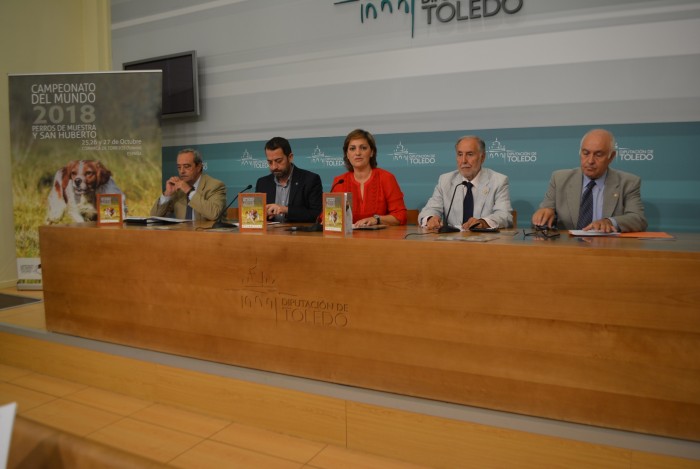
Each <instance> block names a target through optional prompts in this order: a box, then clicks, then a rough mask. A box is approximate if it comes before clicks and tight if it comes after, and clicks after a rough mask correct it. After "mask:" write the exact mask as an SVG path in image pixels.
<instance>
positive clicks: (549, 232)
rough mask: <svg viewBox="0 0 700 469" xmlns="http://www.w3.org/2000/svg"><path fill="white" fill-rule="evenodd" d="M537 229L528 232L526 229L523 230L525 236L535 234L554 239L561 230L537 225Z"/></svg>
mask: <svg viewBox="0 0 700 469" xmlns="http://www.w3.org/2000/svg"><path fill="white" fill-rule="evenodd" d="M534 228H535V231H531V232H529V233H526V232H525V230H523V236H524V237H527V236H534V237H535V238H542V239H554V238H558V237H559V230H558V229H557V228H556V227H552V228H550V227H548V226H535V227H534Z"/></svg>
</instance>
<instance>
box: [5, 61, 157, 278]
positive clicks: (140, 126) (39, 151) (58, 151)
mask: <svg viewBox="0 0 700 469" xmlns="http://www.w3.org/2000/svg"><path fill="white" fill-rule="evenodd" d="M161 88H162V72H160V71H149V72H96V73H61V74H33V75H10V76H9V94H10V96H9V102H10V146H11V158H12V183H13V188H12V197H13V207H14V223H15V243H16V252H17V276H18V282H17V288H18V289H37V290H38V289H41V261H40V253H39V226H41V225H44V224H67V223H82V222H92V221H95V220H97V211H96V210H97V209H96V195H97V194H122V200H123V204H124V207H123V208H124V213H123V214H124V216H126V215H148V213H149V212H150V208H151V205H152V204H153V201H154V200H155V197H156V196H157V195H158V194H160V192H161V165H162V157H161V129H160V114H161Z"/></svg>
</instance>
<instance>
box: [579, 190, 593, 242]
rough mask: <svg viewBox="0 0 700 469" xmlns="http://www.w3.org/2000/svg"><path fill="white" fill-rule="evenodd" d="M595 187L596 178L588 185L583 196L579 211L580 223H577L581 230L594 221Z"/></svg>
mask: <svg viewBox="0 0 700 469" xmlns="http://www.w3.org/2000/svg"><path fill="white" fill-rule="evenodd" d="M594 187H595V180H591V181H589V182H588V184H587V185H586V190H585V191H583V195H582V196H581V208H580V209H579V212H578V223H577V224H576V229H577V230H580V229H583V228H585V227H586V226H588V225H590V224H591V222H592V221H593V188H594Z"/></svg>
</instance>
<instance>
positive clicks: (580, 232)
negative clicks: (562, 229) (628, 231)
mask: <svg viewBox="0 0 700 469" xmlns="http://www.w3.org/2000/svg"><path fill="white" fill-rule="evenodd" d="M569 234H570V235H571V236H619V235H620V233H618V232H612V233H605V232H604V231H593V230H588V231H584V230H569Z"/></svg>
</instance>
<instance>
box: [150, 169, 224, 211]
mask: <svg viewBox="0 0 700 469" xmlns="http://www.w3.org/2000/svg"><path fill="white" fill-rule="evenodd" d="M159 201H160V198H159V199H158V200H156V203H155V205H154V206H153V208H151V216H156V217H174V218H185V213H186V212H187V194H185V193H184V192H182V191H177V192H175V193H174V194H173V195H172V197H171V198H170V200H169V201H168V202H167V203H165V204H163V205H160V204H159V203H158V202H159ZM225 205H226V186H225V185H224V183H223V182H221V181H219V180H218V179H214V178H213V177H211V176H208V175H206V174H204V173H202V176H201V178H200V180H199V186H198V187H197V191H196V192H195V193H194V194H193V195H192V200H190V206H191V207H192V210H193V211H194V219H195V221H199V220H216V219H218V218H219V217H220V216H221V211H222V210H223V209H224V206H225Z"/></svg>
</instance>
